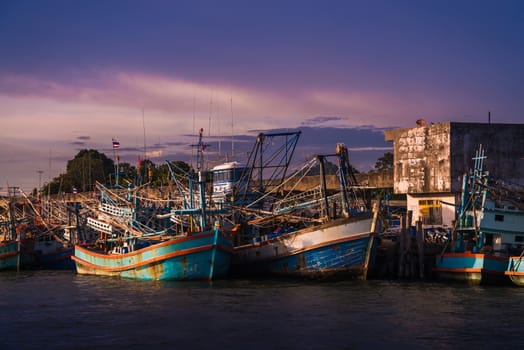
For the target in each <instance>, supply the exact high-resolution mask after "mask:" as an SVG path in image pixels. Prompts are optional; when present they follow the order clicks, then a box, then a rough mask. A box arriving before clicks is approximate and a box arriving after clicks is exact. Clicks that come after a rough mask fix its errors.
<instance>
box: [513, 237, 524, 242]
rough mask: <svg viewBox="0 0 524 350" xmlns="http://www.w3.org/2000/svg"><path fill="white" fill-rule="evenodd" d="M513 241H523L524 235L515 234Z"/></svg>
mask: <svg viewBox="0 0 524 350" xmlns="http://www.w3.org/2000/svg"><path fill="white" fill-rule="evenodd" d="M515 242H518V243H521V242H524V236H515Z"/></svg>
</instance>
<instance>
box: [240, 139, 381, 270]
mask: <svg viewBox="0 0 524 350" xmlns="http://www.w3.org/2000/svg"><path fill="white" fill-rule="evenodd" d="M329 156H334V157H337V159H338V175H339V183H340V190H339V191H338V193H334V194H329V193H328V191H327V187H326V178H325V171H324V169H325V164H326V163H325V160H326V158H327V157H329ZM315 165H317V167H319V169H320V181H319V182H320V185H318V186H315V187H314V188H311V189H310V190H307V191H299V192H297V191H293V189H291V190H290V191H288V192H287V193H286V194H285V195H283V196H282V195H280V193H282V191H283V187H284V186H285V185H286V184H289V183H291V181H296V182H295V183H296V184H298V183H300V180H301V179H300V177H303V176H305V175H306V174H308V173H309V170H308V169H311V168H312V167H314V166H315ZM349 169H350V164H349V159H348V150H347V147H346V146H345V145H344V144H338V145H337V148H336V154H334V155H317V156H316V157H315V158H314V159H312V160H311V161H310V162H308V164H306V165H305V166H304V167H303V168H302V169H300V170H299V171H297V172H295V173H294V174H293V175H291V176H289V177H288V178H287V179H286V181H284V182H283V183H282V184H281V186H275V187H274V188H273V189H272V190H271V191H268V192H266V193H265V194H264V195H263V196H261V197H260V198H258V199H257V200H255V201H254V202H253V203H250V204H249V205H246V206H242V207H238V208H236V211H237V212H240V213H239V215H238V216H237V218H238V217H242V216H244V217H247V218H249V220H246V221H245V222H240V223H237V225H236V226H234V228H233V230H232V231H233V233H234V234H235V235H236V236H237V237H236V238H237V244H236V245H235V247H234V255H233V260H232V271H233V273H235V274H238V275H244V276H263V275H272V276H290V277H291V276H295V277H311V278H325V277H334V276H345V277H352V278H365V277H366V274H367V269H368V266H369V264H370V258H371V256H372V251H373V247H374V232H375V227H376V220H377V213H376V212H375V213H373V212H372V211H371V210H368V209H367V207H366V203H365V202H364V200H363V197H361V196H360V197H359V196H356V193H357V190H356V179H355V178H354V175H353V176H351V175H350V172H349ZM293 179H294V180H293ZM263 202H265V203H264V204H262V203H263ZM268 203H270V204H268ZM268 207H269V208H270V209H264V208H268ZM237 214H238V213H237ZM237 220H238V219H237Z"/></svg>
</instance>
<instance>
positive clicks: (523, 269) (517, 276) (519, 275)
mask: <svg viewBox="0 0 524 350" xmlns="http://www.w3.org/2000/svg"><path fill="white" fill-rule="evenodd" d="M504 274H505V275H506V276H508V277H509V279H510V280H511V282H513V284H515V285H517V286H519V287H524V257H523V256H522V255H521V256H511V257H510V258H509V261H508V267H507V269H506V272H505V273H504Z"/></svg>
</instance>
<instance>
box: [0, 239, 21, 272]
mask: <svg viewBox="0 0 524 350" xmlns="http://www.w3.org/2000/svg"><path fill="white" fill-rule="evenodd" d="M19 258H20V244H19V242H18V241H16V240H4V241H1V242H0V271H1V270H12V269H16V268H17V267H18V266H19Z"/></svg>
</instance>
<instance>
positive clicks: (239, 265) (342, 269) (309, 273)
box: [232, 217, 374, 278]
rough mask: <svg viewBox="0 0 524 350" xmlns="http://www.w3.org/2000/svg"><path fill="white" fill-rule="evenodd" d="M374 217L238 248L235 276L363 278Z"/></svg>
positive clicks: (304, 231)
mask: <svg viewBox="0 0 524 350" xmlns="http://www.w3.org/2000/svg"><path fill="white" fill-rule="evenodd" d="M371 222H372V218H368V217H366V218H360V219H359V218H352V219H338V220H335V221H332V222H329V223H326V224H322V225H319V226H315V227H311V228H306V229H302V230H298V231H295V232H290V233H286V234H284V235H282V236H279V237H275V238H272V239H268V240H265V241H261V242H253V243H252V244H248V245H243V246H238V247H235V253H234V256H233V262H232V273H233V274H236V275H243V276H251V275H257V276H263V275H276V276H278V275H279V276H295V277H312V278H318V277H333V276H341V275H344V276H346V277H347V276H349V277H363V274H364V273H365V272H366V269H367V265H368V263H369V257H370V251H371V248H372V245H373V237H374V235H373V234H372V233H371V232H370V228H371Z"/></svg>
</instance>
